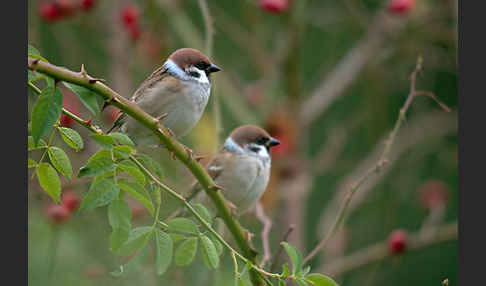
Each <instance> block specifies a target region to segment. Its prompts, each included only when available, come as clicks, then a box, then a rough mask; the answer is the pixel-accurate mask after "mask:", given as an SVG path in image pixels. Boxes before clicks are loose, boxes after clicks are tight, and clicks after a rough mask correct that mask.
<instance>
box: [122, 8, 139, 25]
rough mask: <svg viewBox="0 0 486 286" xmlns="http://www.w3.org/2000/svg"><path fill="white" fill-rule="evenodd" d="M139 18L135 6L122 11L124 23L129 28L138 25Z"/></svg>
mask: <svg viewBox="0 0 486 286" xmlns="http://www.w3.org/2000/svg"><path fill="white" fill-rule="evenodd" d="M139 17H140V15H139V13H138V8H137V7H136V6H134V5H130V6H126V7H125V8H123V10H122V21H123V23H124V24H125V25H126V26H127V27H129V26H132V25H134V24H137V23H138V20H139Z"/></svg>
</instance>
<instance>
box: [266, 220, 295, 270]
mask: <svg viewBox="0 0 486 286" xmlns="http://www.w3.org/2000/svg"><path fill="white" fill-rule="evenodd" d="M294 229H295V225H294V224H291V225H290V226H289V229H288V230H287V232H286V233H285V235H284V236H283V239H282V242H287V240H288V239H289V236H290V234H291V233H292V231H293V230H294ZM282 251H283V246H282V245H281V244H280V245H279V247H278V250H277V254H276V255H275V257H274V258H273V262H272V266H270V271H271V272H273V271H274V270H275V267H276V266H277V263H278V260H279V258H280V254H282Z"/></svg>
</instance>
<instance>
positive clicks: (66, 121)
mask: <svg viewBox="0 0 486 286" xmlns="http://www.w3.org/2000/svg"><path fill="white" fill-rule="evenodd" d="M74 122H75V121H74V120H73V119H72V118H71V117H69V116H67V115H66V114H64V113H63V114H61V122H60V124H61V126H62V127H68V128H72V127H73V126H74Z"/></svg>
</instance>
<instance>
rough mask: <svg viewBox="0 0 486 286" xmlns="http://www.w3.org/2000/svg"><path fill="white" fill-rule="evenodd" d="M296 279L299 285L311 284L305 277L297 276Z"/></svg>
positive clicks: (306, 285)
mask: <svg viewBox="0 0 486 286" xmlns="http://www.w3.org/2000/svg"><path fill="white" fill-rule="evenodd" d="M294 281H295V282H297V285H299V286H309V283H307V281H305V280H304V278H297V279H295V280H294Z"/></svg>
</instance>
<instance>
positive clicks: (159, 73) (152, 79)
mask: <svg viewBox="0 0 486 286" xmlns="http://www.w3.org/2000/svg"><path fill="white" fill-rule="evenodd" d="M168 75H169V74H168V73H167V69H166V68H165V67H164V66H161V67H159V68H158V69H156V70H155V71H154V72H153V73H152V74H151V75H150V76H149V77H148V78H147V79H146V80H145V81H144V82H143V83H142V84H141V85H140V87H139V88H138V89H137V90H136V91H135V93H134V94H133V95H132V97H130V100H131V101H133V102H135V103H137V102H139V101H140V99H141V98H142V95H143V94H146V93H145V91H146V90H147V89H149V88H152V87H153V86H154V85H155V83H157V82H159V81H160V80H162V79H163V78H164V77H166V76H168ZM125 118H126V114H125V113H124V112H123V111H120V112H119V113H118V117H117V118H116V120H115V122H114V123H113V126H112V127H111V128H110V129H109V130H108V131H107V132H106V133H110V132H111V131H113V130H114V129H116V128H118V127H120V126H121V125H123V123H124V122H125Z"/></svg>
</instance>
